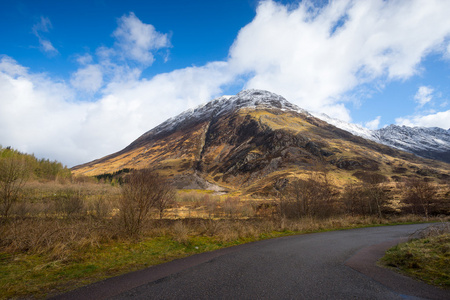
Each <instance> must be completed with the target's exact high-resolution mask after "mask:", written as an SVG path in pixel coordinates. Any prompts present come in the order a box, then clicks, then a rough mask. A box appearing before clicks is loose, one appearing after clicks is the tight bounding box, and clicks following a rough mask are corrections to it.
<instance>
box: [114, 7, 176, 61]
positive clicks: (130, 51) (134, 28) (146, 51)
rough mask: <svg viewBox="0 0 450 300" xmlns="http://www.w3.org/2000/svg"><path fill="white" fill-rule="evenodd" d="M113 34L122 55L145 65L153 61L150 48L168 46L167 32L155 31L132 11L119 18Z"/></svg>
mask: <svg viewBox="0 0 450 300" xmlns="http://www.w3.org/2000/svg"><path fill="white" fill-rule="evenodd" d="M113 36H114V37H115V38H116V39H117V47H118V48H120V50H121V53H123V55H125V56H126V57H127V58H129V59H132V60H135V61H138V62H140V63H143V64H146V65H151V64H152V63H153V61H154V57H153V54H152V52H151V51H152V50H158V49H161V48H167V47H170V39H169V37H168V35H167V34H162V33H160V32H158V31H156V30H155V27H153V25H151V24H144V23H142V21H141V20H139V19H138V18H137V17H136V15H135V14H134V13H130V14H129V15H128V16H123V17H121V18H120V19H119V27H118V28H117V29H116V30H115V31H114V33H113Z"/></svg>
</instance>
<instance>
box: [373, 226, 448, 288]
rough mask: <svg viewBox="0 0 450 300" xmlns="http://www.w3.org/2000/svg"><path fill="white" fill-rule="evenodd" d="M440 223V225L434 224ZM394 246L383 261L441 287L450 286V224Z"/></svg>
mask: <svg viewBox="0 0 450 300" xmlns="http://www.w3.org/2000/svg"><path fill="white" fill-rule="evenodd" d="M435 227H437V226H435ZM440 227H443V228H444V229H443V230H429V229H428V232H427V233H425V234H423V233H421V234H420V235H422V238H419V239H417V238H416V239H411V240H410V241H408V242H406V243H402V244H399V245H397V246H394V247H392V248H391V249H389V250H388V251H387V252H386V255H385V256H384V257H383V258H382V259H381V264H382V265H384V266H386V267H388V268H391V269H394V270H396V271H399V272H400V273H402V274H404V275H407V276H410V277H413V278H416V279H419V280H422V281H424V282H426V283H428V284H432V285H435V286H438V287H441V288H450V226H449V225H448V224H447V225H445V226H440Z"/></svg>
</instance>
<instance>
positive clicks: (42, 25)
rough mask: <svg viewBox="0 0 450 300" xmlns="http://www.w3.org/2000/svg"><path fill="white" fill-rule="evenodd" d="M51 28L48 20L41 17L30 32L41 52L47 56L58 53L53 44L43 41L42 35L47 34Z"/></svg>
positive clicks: (46, 40)
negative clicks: (36, 40) (37, 40)
mask: <svg viewBox="0 0 450 300" xmlns="http://www.w3.org/2000/svg"><path fill="white" fill-rule="evenodd" d="M51 28H52V23H51V22H50V19H49V18H47V17H42V16H41V19H40V21H39V22H38V23H36V24H34V25H33V28H32V29H31V30H32V32H33V34H34V35H35V36H36V37H37V38H38V39H39V44H40V48H41V50H42V51H43V52H45V53H47V54H49V55H55V54H58V53H59V52H58V50H56V48H55V47H54V46H53V44H52V43H51V42H50V41H49V40H48V39H45V38H44V37H43V35H42V33H47V32H49V30H50V29H51Z"/></svg>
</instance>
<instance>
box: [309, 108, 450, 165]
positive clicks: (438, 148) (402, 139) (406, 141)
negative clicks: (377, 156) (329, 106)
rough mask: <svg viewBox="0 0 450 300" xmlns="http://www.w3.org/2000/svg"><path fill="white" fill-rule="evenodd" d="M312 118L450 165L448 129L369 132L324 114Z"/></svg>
mask: <svg viewBox="0 0 450 300" xmlns="http://www.w3.org/2000/svg"><path fill="white" fill-rule="evenodd" d="M314 116H315V117H317V118H320V119H321V120H323V121H325V122H327V123H329V124H332V125H334V126H336V127H338V128H341V129H343V130H346V131H348V132H351V133H352V134H354V135H357V136H360V137H363V138H365V139H369V140H372V141H374V142H377V143H380V144H384V145H387V146H391V147H394V148H397V149H400V150H403V151H407V152H411V153H414V154H416V155H418V156H421V157H424V158H430V159H437V160H441V161H443V162H446V163H450V129H448V130H445V129H442V128H438V127H431V128H428V127H408V126H397V125H389V126H387V127H384V128H381V129H378V130H369V129H367V128H364V127H362V126H359V125H357V124H351V123H347V122H344V121H341V120H337V119H334V118H330V117H329V116H327V115H325V114H319V113H317V114H314Z"/></svg>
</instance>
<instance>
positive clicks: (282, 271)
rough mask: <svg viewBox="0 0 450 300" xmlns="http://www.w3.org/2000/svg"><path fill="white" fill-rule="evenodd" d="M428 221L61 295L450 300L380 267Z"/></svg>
mask: <svg viewBox="0 0 450 300" xmlns="http://www.w3.org/2000/svg"><path fill="white" fill-rule="evenodd" d="M427 226H428V225H426V224H417V225H400V226H388V227H373V228H362V229H352V230H342V231H333V232H325V233H316V234H307V235H299V236H291V237H284V238H278V239H272V240H265V241H260V242H255V243H250V244H246V245H241V246H236V247H231V248H227V249H221V250H218V251H214V252H210V253H203V254H199V255H194V256H191V257H188V258H184V259H180V260H176V261H173V262H170V263H167V264H163V265H158V266H154V267H151V268H148V269H145V270H142V271H138V272H133V273H130V274H125V275H123V276H119V277H115V278H111V279H107V280H104V281H102V282H99V283H95V284H93V285H90V286H87V287H84V288H81V289H78V290H75V291H73V292H71V293H68V294H64V295H61V296H59V297H57V298H58V299H450V291H445V290H441V289H438V288H435V287H431V286H429V285H426V284H424V283H421V282H417V281H415V280H412V279H410V278H407V277H404V276H402V275H399V274H397V273H394V272H392V271H389V270H386V269H384V268H380V267H377V266H376V265H375V262H376V260H377V259H378V258H379V257H380V256H381V255H382V254H383V253H384V250H385V249H387V248H388V247H390V246H392V245H395V244H396V243H398V242H399V241H400V239H401V238H405V237H408V236H409V235H410V234H413V233H414V232H415V231H417V230H418V229H421V228H425V227H427Z"/></svg>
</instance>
